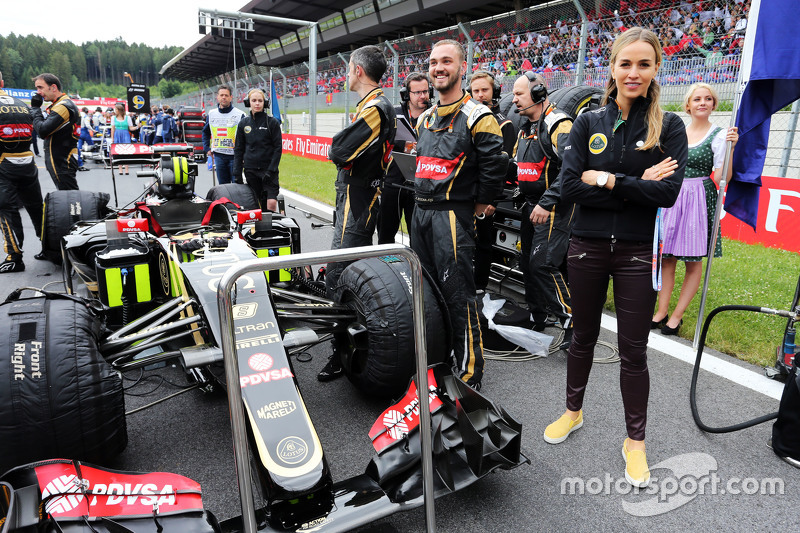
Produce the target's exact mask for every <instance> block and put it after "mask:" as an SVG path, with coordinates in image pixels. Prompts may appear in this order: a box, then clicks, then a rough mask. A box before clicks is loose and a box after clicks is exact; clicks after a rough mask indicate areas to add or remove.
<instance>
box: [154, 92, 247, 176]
mask: <svg viewBox="0 0 800 533" xmlns="http://www.w3.org/2000/svg"><path fill="white" fill-rule="evenodd" d="M217 103H218V104H219V105H218V106H217V107H215V108H214V109H212V110H211V111H209V112H208V117H206V124H205V126H203V151H204V152H205V153H206V155H208V157H213V158H214V164H215V165H216V167H217V181H219V183H220V185H222V184H223V183H230V182H231V181H233V145H234V141H235V140H236V128H237V126H238V125H239V121H240V120H242V118H244V116H245V115H244V112H243V111H241V110H240V109H237V108H236V107H234V106H233V105H232V104H231V90H230V88H229V87H228V86H227V85H220V87H219V89H217ZM156 123H157V124H158V122H156ZM156 135H158V133H156Z"/></svg>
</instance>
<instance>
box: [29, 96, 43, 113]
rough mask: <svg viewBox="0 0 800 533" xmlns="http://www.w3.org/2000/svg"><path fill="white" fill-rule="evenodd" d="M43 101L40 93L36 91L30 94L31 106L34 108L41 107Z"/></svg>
mask: <svg viewBox="0 0 800 533" xmlns="http://www.w3.org/2000/svg"><path fill="white" fill-rule="evenodd" d="M43 103H44V99H43V98H42V95H41V94H39V93H36V94H34V95H33V96H31V107H33V108H34V109H38V108H40V107H42V104H43Z"/></svg>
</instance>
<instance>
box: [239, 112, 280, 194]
mask: <svg viewBox="0 0 800 533" xmlns="http://www.w3.org/2000/svg"><path fill="white" fill-rule="evenodd" d="M233 146H234V148H233V177H234V178H235V179H236V181H241V179H242V170H244V169H246V168H254V169H263V170H266V171H267V172H269V173H270V174H277V173H278V165H279V164H280V162H281V152H282V150H283V145H282V137H281V124H280V122H278V119H276V118H275V117H271V116H269V115H268V114H267V113H266V111H260V112H258V113H253V112H250V114H249V115H247V116H245V117H244V118H242V120H240V121H239V126H238V127H237V128H236V141H235V142H234V145H233Z"/></svg>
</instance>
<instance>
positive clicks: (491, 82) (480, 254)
mask: <svg viewBox="0 0 800 533" xmlns="http://www.w3.org/2000/svg"><path fill="white" fill-rule="evenodd" d="M469 92H470V94H472V98H473V99H474V100H477V101H478V102H480V103H482V104H484V105H485V106H486V107H488V108H489V109H490V110H491V111H492V114H493V115H494V118H495V119H496V120H497V124H498V125H499V126H500V131H501V132H502V134H503V151H504V152H505V153H507V154H508V155H509V156H510V155H511V154H513V153H514V145H515V144H516V142H517V128H515V127H514V124H513V123H512V122H511V120H510V119H509V118H507V117H506V116H505V115H503V114H502V113H501V112H500V96H501V94H500V93H501V87H500V83H499V82H498V81H497V80H496V79H495V77H494V76H492V75H491V74H489V73H488V72H486V71H485V70H479V71H477V72H476V73H475V74H473V75H472V77H471V78H470V79H469ZM511 166H512V167H513V165H511ZM511 170H512V169H511V168H509V171H511ZM506 174H508V172H506ZM516 178H517V177H516V176H515V175H512V176H508V175H507V176H506V179H507V180H510V181H512V182H516ZM495 207H496V205H494V204H492V205H489V206H488V207H487V208H486V211H485V214H486V216H485V217H483V218H479V219H478V220H477V221H476V222H475V233H476V241H475V289H476V290H477V291H478V293H483V292H484V291H485V290H486V286H487V285H488V284H489V271H490V269H491V266H492V244H493V243H494V211H495Z"/></svg>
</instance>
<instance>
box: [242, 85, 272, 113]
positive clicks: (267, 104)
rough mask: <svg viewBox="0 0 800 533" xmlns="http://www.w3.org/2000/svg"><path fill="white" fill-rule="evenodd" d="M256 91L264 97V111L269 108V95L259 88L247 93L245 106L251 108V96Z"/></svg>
mask: <svg viewBox="0 0 800 533" xmlns="http://www.w3.org/2000/svg"><path fill="white" fill-rule="evenodd" d="M256 91H258V92H260V93H261V95H262V96H263V97H264V109H267V108H268V107H269V98H267V93H265V92H264V90H263V89H259V88H257V87H256V88H254V89H250V90H249V91H247V97H246V98H245V99H244V106H245V107H250V95H251V94H253V93H254V92H256Z"/></svg>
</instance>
